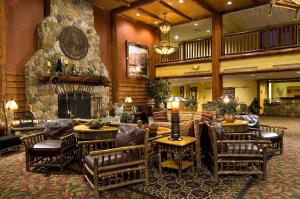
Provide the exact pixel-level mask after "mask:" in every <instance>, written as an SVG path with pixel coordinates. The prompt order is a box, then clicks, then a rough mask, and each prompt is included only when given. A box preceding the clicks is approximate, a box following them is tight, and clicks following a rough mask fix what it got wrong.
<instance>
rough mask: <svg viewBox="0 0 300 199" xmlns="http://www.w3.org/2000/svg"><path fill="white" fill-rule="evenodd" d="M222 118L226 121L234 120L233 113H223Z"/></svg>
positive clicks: (231, 121)
mask: <svg viewBox="0 0 300 199" xmlns="http://www.w3.org/2000/svg"><path fill="white" fill-rule="evenodd" d="M224 120H225V122H227V123H233V122H234V121H235V115H234V114H227V113H226V114H225V115H224Z"/></svg>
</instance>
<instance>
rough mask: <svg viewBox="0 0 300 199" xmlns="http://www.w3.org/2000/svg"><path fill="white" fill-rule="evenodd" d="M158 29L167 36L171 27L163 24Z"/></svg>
mask: <svg viewBox="0 0 300 199" xmlns="http://www.w3.org/2000/svg"><path fill="white" fill-rule="evenodd" d="M159 29H160V31H161V32H162V33H164V34H167V33H168V32H169V31H170V30H171V26H170V25H169V24H167V23H165V22H164V23H163V24H161V25H160V26H159Z"/></svg>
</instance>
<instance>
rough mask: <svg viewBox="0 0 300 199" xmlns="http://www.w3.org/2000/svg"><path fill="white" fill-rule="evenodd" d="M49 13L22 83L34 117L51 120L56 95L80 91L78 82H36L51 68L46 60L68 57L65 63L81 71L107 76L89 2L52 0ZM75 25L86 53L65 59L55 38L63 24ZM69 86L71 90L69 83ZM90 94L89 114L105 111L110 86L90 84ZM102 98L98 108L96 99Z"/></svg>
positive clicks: (55, 108)
mask: <svg viewBox="0 0 300 199" xmlns="http://www.w3.org/2000/svg"><path fill="white" fill-rule="evenodd" d="M50 2H51V5H50V11H51V13H50V16H48V17H47V18H45V19H44V20H43V21H42V22H41V24H40V25H39V26H38V28H37V31H38V41H39V48H40V49H39V50H38V51H37V52H35V54H34V55H33V56H32V57H31V59H29V60H28V62H27V63H26V64H25V82H26V95H27V107H28V105H30V107H31V110H32V112H33V114H34V116H35V118H36V119H53V118H57V117H58V95H59V94H61V91H64V92H76V91H78V92H83V91H81V90H76V89H74V87H75V88H77V89H78V88H79V84H74V83H68V84H66V83H59V84H51V83H49V84H44V83H41V82H39V81H38V78H39V77H40V76H41V75H50V73H51V70H49V68H48V67H47V62H48V61H50V62H51V63H52V67H55V63H56V61H57V60H58V59H61V60H62V63H64V60H68V65H69V66H70V65H73V66H76V67H79V68H80V69H81V72H82V73H84V72H87V71H88V70H89V69H91V70H93V71H94V72H95V74H96V75H98V76H102V77H106V78H108V72H107V70H106V67H105V66H104V64H103V62H102V61H101V58H100V48H99V46H100V38H99V36H98V35H97V33H96V30H95V29H94V16H93V8H92V6H91V5H90V3H89V2H88V1H84V2H82V3H81V4H80V5H77V6H74V5H73V4H72V0H51V1H50ZM67 26H75V27H76V28H78V29H80V30H81V31H82V32H83V33H84V34H85V36H86V38H87V40H88V44H89V49H88V53H87V55H86V56H85V57H84V58H83V59H80V60H72V59H70V58H67V57H66V56H65V55H64V53H63V52H62V50H61V48H60V44H59V41H58V37H59V35H60V33H61V31H62V29H63V28H64V27H67ZM70 84H71V85H72V86H71V87H72V89H70V88H69V85H70ZM84 92H86V93H88V94H89V95H91V117H95V115H99V111H102V113H101V114H102V115H105V114H107V113H108V102H109V88H107V87H104V86H94V85H90V86H88V88H85V91H84ZM98 98H101V102H102V105H101V110H99V106H98V105H97V101H96V99H98Z"/></svg>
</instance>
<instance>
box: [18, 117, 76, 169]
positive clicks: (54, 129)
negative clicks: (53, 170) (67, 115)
mask: <svg viewBox="0 0 300 199" xmlns="http://www.w3.org/2000/svg"><path fill="white" fill-rule="evenodd" d="M73 126H74V122H73V121H65V120H61V121H55V122H49V123H47V124H46V125H45V131H44V132H42V133H38V134H34V135H29V136H26V137H24V138H22V141H23V143H24V145H25V149H26V171H29V170H30V168H31V167H59V168H60V170H61V171H63V168H64V167H65V166H66V165H67V164H69V163H70V162H72V161H73V160H75V159H76V155H77V152H76V139H75V136H74V133H73Z"/></svg>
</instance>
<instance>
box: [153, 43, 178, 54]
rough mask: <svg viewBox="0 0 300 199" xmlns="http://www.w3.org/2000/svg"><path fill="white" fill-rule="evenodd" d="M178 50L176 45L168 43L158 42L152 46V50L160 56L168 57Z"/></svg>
mask: <svg viewBox="0 0 300 199" xmlns="http://www.w3.org/2000/svg"><path fill="white" fill-rule="evenodd" d="M177 49H178V45H177V43H173V42H170V41H159V42H157V43H155V44H154V50H155V52H157V53H158V54H161V55H169V54H172V53H173V52H175V51H176V50H177Z"/></svg>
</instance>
